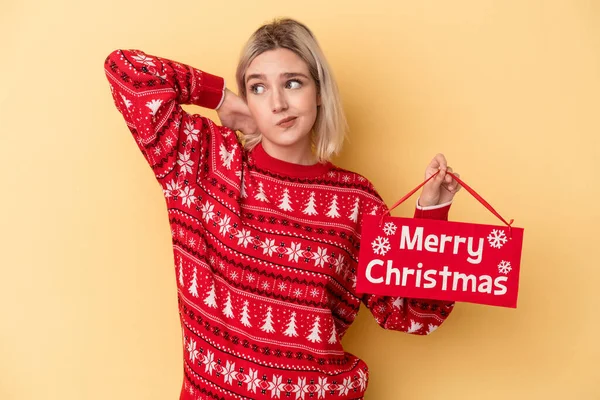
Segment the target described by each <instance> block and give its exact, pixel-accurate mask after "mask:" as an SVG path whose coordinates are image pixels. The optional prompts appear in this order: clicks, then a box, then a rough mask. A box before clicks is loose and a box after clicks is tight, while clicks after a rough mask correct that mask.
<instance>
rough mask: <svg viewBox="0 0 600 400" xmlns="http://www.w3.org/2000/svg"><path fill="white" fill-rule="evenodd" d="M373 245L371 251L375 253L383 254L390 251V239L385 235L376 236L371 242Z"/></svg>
mask: <svg viewBox="0 0 600 400" xmlns="http://www.w3.org/2000/svg"><path fill="white" fill-rule="evenodd" d="M371 246H373V252H374V253H375V254H379V255H382V256H385V254H386V253H387V252H388V251H390V249H391V247H390V240H389V239H388V238H386V237H382V236H377V238H376V239H375V240H374V241H373V242H372V243H371Z"/></svg>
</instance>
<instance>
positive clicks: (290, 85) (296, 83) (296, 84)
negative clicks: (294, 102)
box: [285, 79, 302, 89]
mask: <svg viewBox="0 0 600 400" xmlns="http://www.w3.org/2000/svg"><path fill="white" fill-rule="evenodd" d="M285 87H286V88H287V89H300V88H301V87H302V81H300V80H298V79H292V80H289V81H287V82H286V83H285Z"/></svg>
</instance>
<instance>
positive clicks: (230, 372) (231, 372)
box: [221, 361, 237, 385]
mask: <svg viewBox="0 0 600 400" xmlns="http://www.w3.org/2000/svg"><path fill="white" fill-rule="evenodd" d="M221 373H222V374H223V378H224V379H225V383H229V384H230V385H232V384H233V381H234V380H236V377H237V371H236V370H235V363H230V362H229V361H227V364H225V368H224V369H223V370H222V372H221Z"/></svg>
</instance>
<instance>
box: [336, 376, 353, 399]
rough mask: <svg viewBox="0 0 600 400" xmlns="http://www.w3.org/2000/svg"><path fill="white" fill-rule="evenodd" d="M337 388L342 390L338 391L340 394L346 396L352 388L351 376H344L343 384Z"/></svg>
mask: <svg viewBox="0 0 600 400" xmlns="http://www.w3.org/2000/svg"><path fill="white" fill-rule="evenodd" d="M337 390H339V391H340V393H338V394H339V395H340V396H345V395H347V394H348V392H349V391H350V390H352V381H351V380H350V377H349V376H348V377H346V378H344V382H342V384H341V385H338V388H337Z"/></svg>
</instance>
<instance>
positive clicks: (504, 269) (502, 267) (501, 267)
mask: <svg viewBox="0 0 600 400" xmlns="http://www.w3.org/2000/svg"><path fill="white" fill-rule="evenodd" d="M511 270H512V267H511V266H510V262H508V261H504V260H502V261H500V264H498V272H500V273H501V274H504V275H508V273H509V272H510V271H511Z"/></svg>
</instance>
